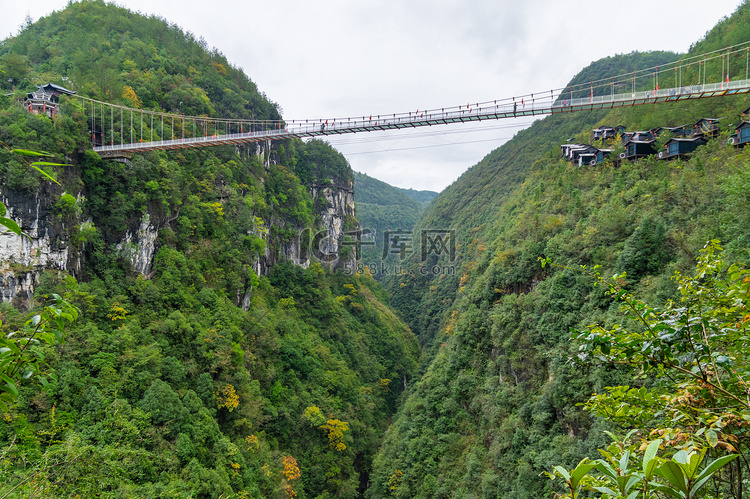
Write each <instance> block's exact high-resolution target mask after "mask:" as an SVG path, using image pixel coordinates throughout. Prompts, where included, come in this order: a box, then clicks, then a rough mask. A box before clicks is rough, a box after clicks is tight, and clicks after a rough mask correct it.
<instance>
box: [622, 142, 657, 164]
mask: <svg viewBox="0 0 750 499" xmlns="http://www.w3.org/2000/svg"><path fill="white" fill-rule="evenodd" d="M652 154H656V139H655V138H652V139H649V140H633V139H631V140H629V141H627V142H626V143H625V152H623V153H620V158H621V159H636V158H640V157H643V156H650V155H652Z"/></svg>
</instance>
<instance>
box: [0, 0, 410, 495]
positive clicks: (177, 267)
mask: <svg viewBox="0 0 750 499" xmlns="http://www.w3.org/2000/svg"><path fill="white" fill-rule="evenodd" d="M0 69H2V70H3V71H5V72H6V74H7V76H8V77H7V78H3V79H2V83H0V85H2V86H3V87H2V90H3V92H2V93H3V94H5V93H8V92H14V95H13V96H10V97H2V98H0V143H2V146H3V147H2V148H1V149H0V179H1V180H2V187H1V188H0V190H1V192H2V198H3V199H2V200H3V202H4V203H5V204H6V205H7V206H8V210H9V214H10V216H13V217H14V218H16V219H18V220H19V224H20V225H21V228H22V229H23V230H24V231H25V232H28V233H30V234H32V236H34V238H35V239H34V241H37V242H35V243H34V244H42V245H45V246H44V248H45V249H44V251H53V252H56V253H55V254H61V255H67V257H61V261H60V262H58V263H56V268H49V269H47V270H45V271H41V270H40V269H39V268H38V266H37V265H36V264H34V260H33V258H32V259H31V260H29V261H22V259H21V258H20V256H19V255H11V256H9V257H8V260H6V261H4V262H3V263H4V267H3V272H4V273H3V279H4V281H3V282H4V286H6V289H8V288H7V286H12V285H13V283H16V282H25V281H23V279H27V278H28V276H34V277H32V279H33V280H36V282H35V283H33V284H34V292H33V297H32V296H29V295H22V294H18V295H16V298H15V299H14V303H13V304H11V303H8V302H7V301H6V302H3V303H1V304H0V318H1V319H2V332H3V337H4V338H6V336H5V335H7V334H10V333H11V332H13V333H14V335H11V336H8V337H7V338H8V343H7V345H9V346H15V345H23V341H25V340H24V339H23V338H31V337H32V336H31V335H33V334H37V333H34V327H33V326H34V324H37V325H41V327H42V328H43V329H42V330H39V331H42V332H44V333H45V334H46V335H47V336H39V337H40V338H47V337H49V335H53V333H54V332H55V331H56V330H57V329H56V328H57V327H58V325H57V324H56V323H55V321H54V320H52V316H51V315H50V314H53V313H54V310H55V309H56V307H59V306H61V305H59V303H67V304H70V305H72V306H74V307H75V308H76V309H77V310H78V320H77V321H75V323H73V324H67V325H66V328H65V334H64V335H62V334H58V336H59V338H58V340H57V341H52V342H50V343H42V344H40V345H39V346H38V347H33V348H32V349H30V350H29V351H28V352H27V351H25V350H24V352H25V353H24V355H25V356H19V357H12V359H16V358H19V359H24V362H26V364H24V365H26V366H29V367H36V368H38V369H37V370H30V371H28V372H29V374H30V377H29V378H28V379H23V378H24V376H23V374H24V372H25V369H24V370H17V369H15V368H12V367H11V368H10V371H8V372H12V373H16V374H18V376H17V377H14V378H12V379H11V382H12V383H14V384H15V386H16V387H17V388H18V392H19V393H18V396H17V397H16V398H14V399H12V400H13V401H12V403H11V404H10V405H9V406H8V407H7V410H4V411H3V413H2V421H0V447H1V448H2V451H0V454H1V455H2V456H3V459H2V463H0V476H1V477H2V478H1V479H0V484H1V485H0V495H4V496H5V497H29V496H32V495H38V496H44V497H74V496H81V497H83V496H86V497H118V498H119V497H206V498H208V497H219V496H221V497H294V496H296V497H347V498H349V497H356V496H358V495H360V494H361V493H362V491H363V490H364V489H365V488H366V487H367V484H368V477H369V469H370V468H371V462H372V458H373V456H374V453H375V452H376V450H377V447H378V445H379V442H380V441H381V439H382V435H383V434H384V431H385V428H386V426H387V423H388V421H389V418H390V417H391V415H392V414H393V412H394V411H395V408H396V406H397V402H398V398H399V394H400V393H401V391H402V390H403V388H404V385H405V383H406V382H407V381H408V379H409V378H410V376H411V373H412V372H413V370H414V368H415V366H416V363H417V361H418V357H419V351H418V347H417V343H416V341H415V339H414V337H413V335H412V334H411V332H410V331H409V329H408V328H407V327H406V326H405V325H404V324H403V322H402V321H401V320H399V319H398V318H397V317H396V315H394V313H393V311H392V310H390V309H389V308H388V307H387V305H385V300H386V297H385V294H384V292H383V291H382V289H381V288H380V287H379V285H378V284H377V283H376V282H375V281H374V280H373V279H372V278H367V277H356V276H346V275H344V274H341V273H333V272H332V271H331V269H330V268H328V266H326V265H324V264H321V263H316V262H315V261H314V260H312V261H310V262H307V263H306V265H305V267H306V268H303V266H301V265H298V264H295V263H301V262H304V261H305V260H304V259H305V254H306V253H305V252H307V251H308V250H307V249H306V244H308V243H309V241H308V240H306V239H305V238H304V234H309V233H311V232H315V231H318V230H320V229H321V227H322V226H323V224H324V222H325V216H328V215H327V214H330V213H331V212H332V211H335V209H337V210H338V211H336V212H335V213H334V215H335V216H336V217H338V219H339V220H341V222H342V224H343V226H344V228H345V229H348V228H350V227H351V226H353V225H356V220H355V219H354V218H353V215H352V214H350V213H348V212H347V211H346V210H345V206H340V207H338V208H335V207H332V206H331V205H330V201H329V199H344V200H345V199H346V196H347V195H348V194H346V193H347V192H348V190H350V189H351V185H352V183H353V177H352V171H351V169H350V168H349V165H348V163H347V161H346V159H345V158H343V156H341V155H340V154H339V153H338V152H336V151H335V150H334V149H332V148H331V147H330V146H329V145H328V144H326V143H324V142H321V141H310V142H307V143H304V142H302V141H299V140H294V141H284V142H283V143H281V144H276V145H274V146H273V147H268V146H266V145H265V144H264V145H261V146H259V147H257V148H256V147H254V146H253V147H246V148H235V147H227V146H224V147H216V148H210V149H202V150H186V151H177V152H170V153H165V152H152V153H148V154H144V155H138V156H134V157H132V158H130V159H128V160H127V161H105V160H102V159H101V158H100V157H98V155H97V154H95V153H94V152H93V151H92V150H91V147H90V137H89V128H90V127H89V126H88V124H87V118H86V114H85V112H84V109H83V108H82V107H81V105H80V103H79V102H78V101H77V100H76V99H71V98H66V97H64V96H63V98H62V103H61V106H60V113H59V114H58V115H57V116H56V117H55V119H54V120H51V119H50V118H48V117H46V116H44V115H33V114H31V113H28V112H27V111H25V110H24V109H23V108H22V107H21V106H20V105H19V102H18V101H19V100H20V98H21V97H22V96H23V95H25V93H26V92H28V91H31V90H34V89H35V85H36V84H41V83H46V82H52V83H55V84H58V85H61V86H65V87H67V88H70V89H72V90H75V91H77V92H79V94H82V95H85V96H88V97H94V98H100V99H104V100H107V101H111V102H117V103H122V104H126V105H130V106H137V107H141V108H144V109H153V110H166V111H172V112H182V113H186V114H206V115H211V116H218V117H220V116H227V115H231V116H235V117H236V116H239V117H243V118H255V119H279V117H280V116H279V110H278V106H277V105H276V104H274V103H272V102H271V101H269V100H268V99H267V98H266V97H265V95H264V94H262V93H261V92H259V91H258V89H257V88H256V86H255V85H254V84H253V82H252V81H251V80H250V79H249V78H248V77H247V76H246V75H245V74H244V73H242V72H241V71H240V70H239V69H237V68H236V67H234V66H232V64H230V63H229V62H228V61H227V60H226V59H225V58H224V56H223V55H221V54H220V53H219V52H218V51H216V50H208V48H207V47H206V45H205V42H203V41H202V40H201V39H196V38H195V37H194V36H193V35H192V34H190V33H184V32H183V31H182V30H180V29H179V28H178V27H177V26H174V25H171V24H169V23H167V22H166V21H164V20H162V19H159V18H156V17H144V16H142V15H140V14H135V13H133V12H130V11H128V10H127V9H124V8H121V7H118V6H116V5H111V4H105V3H103V2H98V1H84V2H78V3H71V4H70V5H69V6H68V7H67V8H66V9H65V10H62V11H60V12H56V13H53V14H51V15H50V16H48V17H45V18H43V19H40V20H39V21H38V22H36V23H33V24H30V25H28V26H26V27H25V28H24V29H23V30H22V31H21V32H20V33H19V34H18V35H17V36H15V37H13V38H11V39H8V40H5V41H4V42H3V43H2V45H1V46H0ZM18 150H33V151H45V152H47V153H49V154H51V155H52V156H53V158H51V159H53V160H54V161H50V162H56V163H62V164H66V165H67V166H44V167H42V168H43V169H44V170H45V172H46V173H47V174H48V175H50V176H51V177H54V178H55V179H56V180H57V181H58V182H59V184H57V183H55V182H53V181H51V180H49V179H48V178H47V177H46V176H45V175H43V174H42V173H40V172H37V171H36V170H34V169H32V168H31V167H30V166H29V161H26V160H25V159H24V158H25V157H24V156H23V155H19V153H18ZM325 189H329V190H328V191H325V193H324V190H325ZM342 192H343V194H341V193H342ZM315 194H317V196H316V195H315ZM326 196H328V197H326ZM344 204H346V202H344ZM334 208H335V209H334ZM39 241H41V242H39ZM143 255H146V256H145V257H144V261H141V262H140V264H142V268H140V269H136V267H135V263H136V261H137V260H136V257H139V256H143ZM293 259H295V260H294V261H292V260H293ZM66 262H67V265H66ZM308 263H309V264H308ZM63 269H64V270H63ZM9 283H10V284H9ZM56 295H57V296H60V297H61V300H65V301H64V302H56V301H55V298H54V297H55V296H56ZM14 305H15V307H14ZM45 306H49V307H52V308H51V309H47V308H44V307H45ZM65 307H67V305H65ZM63 310H67V308H63ZM27 314H30V315H29V317H31V319H29V320H30V321H31V322H28V323H27V322H26V317H27ZM37 314H41V315H38V317H40V318H41V319H40V320H38V319H34V318H33V317H35V316H37ZM45 314H46V315H45ZM29 327H31V329H29ZM39 331H37V332H39ZM58 333H59V332H58ZM55 334H57V333H55ZM53 336H54V335H53ZM14 338H16V339H17V338H21V339H20V340H18V341H21V343H15V341H16V340H15V339H14ZM5 345H6V343H3V348H2V349H0V366H6V365H8V364H6V363H5V360H6V359H9V358H11V357H6V354H7V353H8V352H10V353H13V352H12V351H10V350H8V351H6V350H5ZM14 362H15V360H14ZM4 372H5V371H3V373H4ZM3 380H4V381H3V382H5V378H3ZM40 383H41V385H40ZM3 393H4V394H10V392H5V391H4V392H3Z"/></svg>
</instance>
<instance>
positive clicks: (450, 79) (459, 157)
mask: <svg viewBox="0 0 750 499" xmlns="http://www.w3.org/2000/svg"><path fill="white" fill-rule="evenodd" d="M67 3H68V2H67V1H66V0H36V1H35V2H33V3H29V4H27V5H22V4H21V2H18V1H17V0H12V1H11V0H0V12H2V13H3V15H2V18H0V36H7V35H8V34H11V33H16V32H17V31H18V28H19V26H20V25H21V24H22V23H23V21H24V18H25V16H26V14H27V13H28V14H30V15H31V17H32V18H33V19H35V20H36V19H38V18H39V17H41V16H44V15H47V14H49V13H50V12H51V11H53V10H60V9H62V8H64V7H65V6H66V5H67ZM739 3H740V2H739V0H713V1H711V2H705V1H703V0H685V1H683V2H682V3H680V4H679V8H677V9H675V8H673V7H675V4H672V3H666V2H652V3H650V4H648V9H647V10H646V11H644V10H643V8H642V7H644V5H638V6H635V7H632V8H631V7H628V6H627V5H626V4H623V3H621V2H597V3H591V2H586V1H583V0H569V1H567V2H559V1H553V0H526V1H507V0H505V1H497V0H495V1H488V0H478V1H473V2H470V3H469V2H458V1H447V0H440V1H429V2H428V1H426V0H413V1H409V2H404V1H403V0H400V1H396V0H383V1H378V2H374V1H357V2H352V1H345V0H336V1H328V0H321V1H318V2H310V1H309V0H307V1H306V0H287V1H283V2H237V1H222V0H219V1H215V2H205V1H202V2H196V1H192V0H182V1H176V0H164V1H159V2H153V1H150V0H121V1H120V2H118V4H119V5H122V6H125V7H127V8H129V9H131V10H134V11H140V12H142V13H145V14H156V15H158V16H160V17H163V18H165V19H167V20H168V21H170V22H173V23H175V24H177V25H179V26H181V27H182V28H183V29H184V30H186V31H187V30H189V31H192V32H193V33H194V34H196V36H203V37H204V38H205V39H206V40H207V42H208V44H209V46H211V47H217V48H218V49H219V50H220V51H221V52H223V53H224V54H225V55H226V56H227V58H228V59H229V60H230V61H231V62H232V63H233V64H235V65H237V66H239V67H241V68H242V69H244V70H245V72H246V73H247V74H248V76H250V78H251V79H252V80H253V81H255V82H256V84H257V85H258V87H259V89H260V90H261V91H263V92H265V93H266V94H267V95H268V97H269V98H270V99H271V100H273V101H274V102H277V103H278V104H279V105H280V106H281V108H282V109H283V110H284V117H285V118H286V119H305V118H321V117H323V118H332V117H346V116H357V115H369V114H388V113H394V112H397V113H398V112H405V111H410V110H416V109H420V108H438V107H449V106H455V105H459V104H462V103H468V102H477V101H486V100H493V99H501V98H506V97H511V96H513V95H519V94H526V93H530V92H538V91H545V90H549V89H552V88H559V87H562V86H564V85H565V84H566V83H567V82H568V81H569V80H570V79H571V78H572V77H573V76H574V75H575V74H576V73H577V72H578V71H579V70H581V69H582V68H583V67H584V66H586V65H588V64H589V63H591V62H592V61H594V60H597V59H600V58H602V57H606V56H611V55H615V54H618V53H629V52H631V51H633V50H639V51H647V50H671V51H675V52H685V51H686V50H687V49H688V48H689V46H690V44H692V43H694V42H696V41H697V40H698V39H700V38H701V37H702V36H703V35H704V34H705V33H706V32H707V31H708V30H709V29H711V28H712V27H713V26H714V25H715V24H716V22H717V21H719V19H721V18H722V17H724V16H729V15H731V14H732V12H734V10H735V9H736V7H737V5H738V4H739ZM667 14H669V15H667ZM509 125H511V126H513V125H514V124H512V123H497V124H496V125H495V126H494V127H491V126H488V125H487V122H484V123H483V124H482V125H481V127H480V128H483V129H482V130H481V131H476V130H474V131H467V132H466V133H462V132H461V131H460V130H459V131H458V133H444V132H443V131H442V130H438V127H432V128H430V129H429V131H430V132H434V133H436V134H437V135H434V136H425V135H424V133H422V134H421V135H420V134H419V133H418V132H416V131H414V132H413V133H411V134H410V133H409V132H401V133H402V134H403V135H402V138H399V139H393V137H392V135H391V134H370V135H369V136H367V137H365V135H364V134H357V135H354V136H352V137H351V138H340V139H336V140H333V139H332V143H335V144H336V147H337V148H338V149H339V150H340V151H341V152H343V153H344V154H345V155H347V158H348V159H349V161H350V163H351V165H352V167H353V168H354V169H355V170H359V171H363V172H366V173H367V174H369V175H371V176H373V177H376V178H380V179H382V180H385V181H386V182H389V183H392V184H394V185H398V186H402V187H414V188H417V189H433V190H440V189H442V188H444V187H445V186H446V185H448V184H449V183H451V182H452V181H453V180H455V179H456V178H457V177H458V176H459V175H460V174H461V173H462V172H463V171H465V170H466V169H467V168H468V167H470V166H472V165H473V164H475V163H476V162H477V161H479V160H480V159H481V158H482V157H484V156H485V155H486V154H487V153H488V152H489V151H490V150H491V149H493V148H495V147H497V146H499V145H500V144H502V143H503V141H504V140H507V138H510V137H512V135H513V133H514V131H515V130H514V129H513V128H507V127H508V126H509ZM462 126H463V127H465V129H467V130H471V128H470V127H472V125H468V124H467V125H462ZM515 126H518V124H515ZM445 130H446V132H447V131H451V130H453V129H448V128H446V129H445ZM422 132H424V130H423V131H422ZM384 136H388V137H389V140H379V139H381V138H382V137H384ZM456 142H459V143H458V144H454V145H446V144H452V143H456ZM365 151H388V152H373V153H368V154H363V152H365Z"/></svg>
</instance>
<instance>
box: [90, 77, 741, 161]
mask: <svg viewBox="0 0 750 499" xmlns="http://www.w3.org/2000/svg"><path fill="white" fill-rule="evenodd" d="M737 92H750V80H747V79H746V80H735V81H729V82H720V83H709V84H705V85H685V86H682V87H676V88H664V89H659V90H639V91H636V92H626V93H617V94H607V95H595V96H590V97H583V98H575V99H566V98H565V96H564V94H558V95H554V94H553V93H549V94H544V95H540V96H539V97H536V98H532V99H531V100H530V101H529V99H522V100H520V101H515V102H514V101H510V100H507V99H506V100H505V101H501V102H500V103H497V101H495V102H494V103H493V102H488V103H481V104H479V103H478V104H476V105H474V106H471V105H467V106H461V107H453V108H447V109H440V110H426V111H423V112H418V111H417V112H415V113H401V114H389V115H377V116H369V117H362V118H361V119H360V118H345V119H336V120H327V121H323V120H319V121H313V122H307V121H306V122H304V123H303V122H296V121H293V122H286V123H284V124H283V125H282V124H278V126H279V128H275V129H270V130H261V131H250V132H242V133H228V134H223V135H222V134H215V135H208V136H199V137H189V138H188V137H186V138H181V139H171V140H158V141H148V142H136V143H130V144H114V145H106V146H99V147H95V150H96V151H98V152H102V153H107V152H118V151H123V152H138V151H148V150H154V149H171V148H184V147H200V146H203V145H219V144H230V143H244V142H256V141H263V140H277V139H282V138H288V137H314V136H321V135H329V134H340V133H354V132H358V131H372V130H385V129H397V128H407V127H415V126H425V125H434V124H443V123H456V122H462V121H478V120H487V119H499V118H508V117H513V116H529V115H539V114H549V113H556V112H568V111H578V110H586V109H600V108H605V107H619V106H623V105H628V104H629V103H632V104H645V103H649V102H663V101H669V100H672V99H673V98H674V99H675V100H676V99H681V98H696V97H706V96H712V95H723V94H731V93H737Z"/></svg>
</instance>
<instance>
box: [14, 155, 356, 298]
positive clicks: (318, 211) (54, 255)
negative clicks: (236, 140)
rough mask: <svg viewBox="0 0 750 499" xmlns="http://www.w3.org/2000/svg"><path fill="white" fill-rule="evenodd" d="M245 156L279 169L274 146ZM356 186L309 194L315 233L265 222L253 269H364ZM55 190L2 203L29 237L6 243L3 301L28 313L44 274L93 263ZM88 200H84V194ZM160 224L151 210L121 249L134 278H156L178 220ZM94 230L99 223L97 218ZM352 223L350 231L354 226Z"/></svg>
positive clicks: (243, 293) (242, 294)
mask: <svg viewBox="0 0 750 499" xmlns="http://www.w3.org/2000/svg"><path fill="white" fill-rule="evenodd" d="M238 153H239V155H240V156H243V155H254V156H255V159H256V161H257V163H259V164H260V165H262V167H263V169H265V170H266V171H268V170H269V169H270V168H273V167H274V166H275V163H276V162H275V161H274V159H273V158H274V156H275V153H274V150H273V148H272V144H271V143H270V142H268V143H262V144H260V143H259V144H257V145H255V146H253V147H252V148H248V150H241V151H238ZM352 187H353V186H352V185H351V184H349V185H348V186H337V187H330V186H325V187H321V186H315V187H310V188H309V194H310V196H311V198H312V206H313V207H314V213H313V217H314V220H315V223H314V224H313V226H311V227H304V226H294V225H292V224H290V223H289V222H288V221H284V220H283V219H281V218H277V217H276V216H275V215H274V214H273V213H272V214H271V216H270V217H269V216H266V217H265V218H266V219H260V218H258V217H255V215H254V214H253V216H254V217H255V218H256V221H259V223H258V225H257V227H255V229H254V230H252V231H248V232H249V233H250V234H252V235H253V236H254V237H257V238H259V239H261V240H262V241H263V243H264V246H265V251H264V252H263V253H262V254H260V255H259V256H258V258H257V259H256V260H255V262H254V264H253V266H252V267H253V271H254V272H255V274H257V275H259V276H260V275H266V274H267V273H268V271H269V269H270V268H271V267H272V266H273V265H275V264H276V263H278V262H280V261H283V260H288V261H291V262H292V263H294V264H295V265H299V266H301V267H303V268H307V267H308V266H309V265H310V264H311V263H312V262H315V261H319V262H321V263H322V264H324V265H326V266H330V267H331V268H344V267H352V266H356V252H355V251H354V248H352V249H351V250H347V247H348V246H352V245H353V243H352V240H351V237H348V236H347V234H346V230H347V227H348V225H352V226H353V224H354V220H355V218H354V215H355V213H354V191H353V188H352ZM54 191H55V189H52V188H50V187H46V186H44V187H42V188H40V191H39V192H38V193H22V192H15V191H11V190H7V191H6V192H3V193H2V194H0V199H1V200H2V202H3V203H5V205H6V206H7V207H8V213H7V216H8V217H9V218H12V219H13V220H15V221H16V222H17V223H18V224H19V226H20V227H21V228H22V229H23V231H24V233H25V234H27V236H28V237H19V236H16V235H15V234H10V233H8V234H4V235H2V236H0V261H2V262H3V264H2V268H1V270H0V299H1V300H2V301H6V302H14V304H16V305H18V306H21V307H28V305H29V304H30V301H31V299H32V298H33V295H34V289H35V287H36V285H37V284H38V282H39V276H40V275H41V273H42V272H43V271H44V270H48V269H55V270H61V271H66V272H69V273H71V274H73V275H78V274H80V272H81V269H82V266H83V265H85V262H83V261H82V257H81V254H80V253H81V252H78V251H70V239H71V229H73V228H75V227H77V228H80V227H81V225H82V222H81V220H80V218H81V217H78V220H76V223H68V224H66V223H64V222H63V220H62V217H60V216H58V215H57V214H56V213H55V209H54V203H55V201H56V199H57V197H58V196H59V193H56V192H54ZM77 197H79V198H81V193H78V194H77ZM158 220H159V218H158V217H154V216H151V214H150V213H149V212H148V211H146V212H145V213H143V214H142V216H141V219H140V223H138V224H137V226H134V225H133V224H131V227H130V228H128V229H127V230H125V231H124V232H123V233H122V234H121V238H120V240H119V242H117V243H116V244H115V245H114V248H115V250H116V252H117V253H119V255H120V256H122V257H123V258H124V259H125V260H127V261H129V262H130V264H131V265H132V268H133V270H134V271H136V272H138V273H139V274H141V275H143V276H145V277H147V278H148V277H151V276H152V275H153V266H154V257H155V255H156V253H157V251H158V249H159V241H158V238H159V231H160V230H161V229H170V230H175V229H176V228H177V227H176V225H177V221H176V217H173V218H171V219H169V220H167V221H164V222H162V223H159V222H158ZM86 223H89V224H90V223H91V221H90V219H89V221H88V222H86ZM347 224H348V225H347ZM273 225H281V226H286V227H287V228H288V229H289V232H291V233H293V234H294V235H292V236H291V237H289V236H288V237H285V238H279V237H274V236H272V234H271V231H270V230H269V229H270V227H271V226H273ZM251 293H252V288H251V287H250V288H249V289H245V290H238V292H237V303H238V305H241V306H243V308H244V307H245V306H246V304H248V303H249V299H250V296H251Z"/></svg>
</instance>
